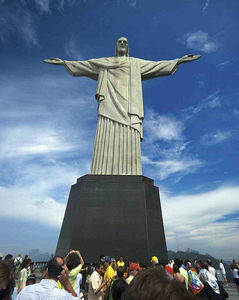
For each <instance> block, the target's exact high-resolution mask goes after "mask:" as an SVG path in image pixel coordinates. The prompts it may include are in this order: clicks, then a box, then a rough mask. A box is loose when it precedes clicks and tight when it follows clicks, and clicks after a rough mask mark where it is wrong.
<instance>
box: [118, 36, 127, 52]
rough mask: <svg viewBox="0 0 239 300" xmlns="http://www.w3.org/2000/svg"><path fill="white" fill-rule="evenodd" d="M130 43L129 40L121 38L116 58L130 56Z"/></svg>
mask: <svg viewBox="0 0 239 300" xmlns="http://www.w3.org/2000/svg"><path fill="white" fill-rule="evenodd" d="M128 47H129V43H128V40H127V38H125V37H121V38H119V39H118V40H117V42H116V56H128Z"/></svg>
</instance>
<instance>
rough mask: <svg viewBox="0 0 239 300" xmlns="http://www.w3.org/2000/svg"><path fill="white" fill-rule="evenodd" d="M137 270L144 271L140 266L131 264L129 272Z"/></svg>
mask: <svg viewBox="0 0 239 300" xmlns="http://www.w3.org/2000/svg"><path fill="white" fill-rule="evenodd" d="M135 270H138V271H139V270H142V268H141V267H140V266H139V264H136V263H131V264H130V265H129V271H135Z"/></svg>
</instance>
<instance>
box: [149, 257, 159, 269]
mask: <svg viewBox="0 0 239 300" xmlns="http://www.w3.org/2000/svg"><path fill="white" fill-rule="evenodd" d="M150 262H151V266H152V267H156V265H158V263H159V260H158V258H157V256H153V257H152V258H151V261H150Z"/></svg>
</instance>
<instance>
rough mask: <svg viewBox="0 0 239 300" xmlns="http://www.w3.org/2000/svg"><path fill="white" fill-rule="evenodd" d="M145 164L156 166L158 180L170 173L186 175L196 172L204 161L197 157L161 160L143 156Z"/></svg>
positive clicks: (155, 171) (155, 172)
mask: <svg viewBox="0 0 239 300" xmlns="http://www.w3.org/2000/svg"><path fill="white" fill-rule="evenodd" d="M142 162H143V163H144V164H145V165H149V166H152V167H154V174H155V176H156V178H157V179H158V180H164V179H166V178H167V177H169V176H170V175H173V174H177V175H178V176H180V177H181V176H182V175H183V176H185V175H187V174H190V173H194V172H195V171H196V170H197V169H198V168H200V167H201V166H202V162H201V161H200V160H197V159H189V158H187V159H180V160H160V161H153V160H151V159H149V158H148V157H146V156H143V157H142Z"/></svg>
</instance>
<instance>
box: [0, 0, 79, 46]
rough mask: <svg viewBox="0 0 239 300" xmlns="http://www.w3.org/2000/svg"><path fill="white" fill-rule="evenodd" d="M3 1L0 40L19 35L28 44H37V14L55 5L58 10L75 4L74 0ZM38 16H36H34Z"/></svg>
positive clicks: (41, 13) (47, 10)
mask: <svg viewBox="0 0 239 300" xmlns="http://www.w3.org/2000/svg"><path fill="white" fill-rule="evenodd" d="M1 2H2V3H4V2H5V7H4V14H0V28H1V30H0V42H1V43H7V42H9V41H11V39H12V38H13V37H15V36H17V37H19V36H20V37H21V38H23V39H24V40H25V42H26V43H27V44H29V45H34V46H39V41H38V37H37V30H36V26H35V21H36V20H37V19H39V17H40V16H39V15H43V14H47V13H49V12H50V8H51V6H53V5H55V7H56V8H58V9H59V10H64V7H65V6H66V5H68V6H73V5H75V3H76V1H75V0H54V1H50V0H33V1H28V0H13V1H9V2H11V3H7V1H4V0H2V1H1ZM36 17H38V18H36Z"/></svg>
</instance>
